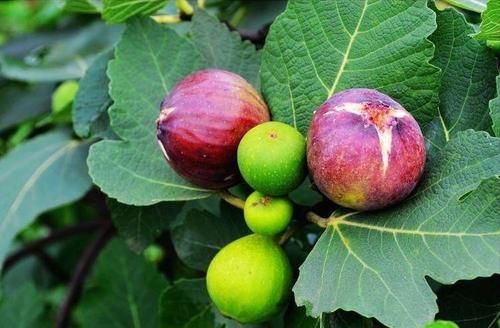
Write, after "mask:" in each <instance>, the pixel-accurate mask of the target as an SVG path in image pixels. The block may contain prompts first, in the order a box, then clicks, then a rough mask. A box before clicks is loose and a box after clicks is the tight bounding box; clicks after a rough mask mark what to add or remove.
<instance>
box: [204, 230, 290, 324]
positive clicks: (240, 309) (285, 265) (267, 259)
mask: <svg viewBox="0 0 500 328" xmlns="http://www.w3.org/2000/svg"><path fill="white" fill-rule="evenodd" d="M291 288H292V268H291V266H290V262H289V261H288V258H287V257H286V254H285V252H284V251H283V250H282V249H281V247H280V246H279V245H278V244H277V243H276V242H275V241H274V240H273V239H271V238H270V237H267V236H263V235H258V234H253V235H249V236H245V237H242V238H240V239H237V240H235V241H233V242H232V243H230V244H228V245H226V246H225V247H224V248H222V249H221V250H220V251H219V253H217V255H216V256H215V257H214V258H213V260H212V262H211V263H210V266H209V267H208V271H207V289H208V294H209V295H210V298H211V299H212V301H213V302H214V303H215V305H216V306H217V308H218V309H219V311H220V312H221V313H222V314H223V315H225V316H228V317H230V318H233V319H235V320H237V321H239V322H241V323H258V322H263V321H266V320H268V319H269V318H271V317H272V316H274V315H276V314H277V313H278V312H279V311H280V310H281V309H282V308H283V306H284V305H285V303H286V301H287V299H288V297H289V295H290V292H291Z"/></svg>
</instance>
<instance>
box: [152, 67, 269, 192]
mask: <svg viewBox="0 0 500 328" xmlns="http://www.w3.org/2000/svg"><path fill="white" fill-rule="evenodd" d="M268 120H269V111H268V109H267V106H266V104H265V103H264V101H262V99H261V98H260V96H259V94H258V93H257V91H256V90H255V89H254V88H253V87H252V86H251V85H250V84H249V83H247V82H246V81H245V80H244V79H243V78H242V77H240V76H239V75H236V74H234V73H231V72H227V71H223V70H219V69H208V70H202V71H198V72H195V73H193V74H191V75H189V76H187V77H186V78H184V79H183V80H182V81H180V82H179V83H177V85H176V86H175V87H174V88H173V89H172V91H171V92H170V94H169V95H168V96H167V97H166V98H165V99H164V100H163V102H162V103H161V111H160V116H159V117H158V120H157V138H158V142H159V144H160V147H161V149H162V150H163V154H164V156H165V158H166V160H167V162H168V163H169V164H170V166H171V167H172V168H173V169H174V170H175V171H176V172H177V173H178V174H179V175H180V176H182V177H184V178H185V179H186V180H188V181H190V182H192V183H193V184H195V185H198V186H201V187H204V188H208V189H221V188H226V187H229V186H232V185H234V184H236V183H237V182H239V180H240V176H239V173H238V166H237V160H236V153H237V149H238V144H239V143H240V140H241V138H242V137H243V136H244V135H245V133H246V132H247V131H248V130H250V129H251V128H252V127H254V126H256V125H258V124H260V123H263V122H265V121H268Z"/></svg>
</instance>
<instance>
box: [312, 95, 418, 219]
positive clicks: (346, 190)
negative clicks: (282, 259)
mask: <svg viewBox="0 0 500 328" xmlns="http://www.w3.org/2000/svg"><path fill="white" fill-rule="evenodd" d="M307 163H308V166H309V170H310V173H311V175H312V178H313V180H314V182H315V184H316V186H317V187H318V189H319V190H320V191H321V192H322V193H323V194H324V195H326V196H327V197H328V198H329V199H330V200H332V201H333V202H335V203H337V204H339V205H341V206H344V207H349V208H353V209H356V210H361V211H365V210H376V209H381V208H385V207H387V206H390V205H392V204H395V203H397V202H399V201H401V200H403V199H404V198H406V197H407V196H408V195H409V194H410V193H411V192H412V190H413V189H414V188H415V186H416V185H417V183H418V181H419V179H420V177H421V176H422V173H423V170H424V165H425V143H424V137H423V135H422V132H421V130H420V127H419V126H418V123H417V122H416V121H415V119H414V118H413V116H412V115H411V114H410V113H409V112H408V111H406V110H405V109H404V108H403V107H402V106H401V105H400V104H399V103H397V102H396V101H394V100H393V99H392V98H390V97H389V96H387V95H385V94H383V93H381V92H378V91H376V90H371V89H350V90H346V91H343V92H340V93H338V94H336V95H334V96H333V97H331V98H330V99H328V100H327V101H326V102H325V103H323V105H321V106H320V107H319V108H318V110H317V111H316V112H315V114H314V117H313V120H312V123H311V126H310V129H309V135H308V140H307Z"/></svg>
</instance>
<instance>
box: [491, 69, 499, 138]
mask: <svg viewBox="0 0 500 328" xmlns="http://www.w3.org/2000/svg"><path fill="white" fill-rule="evenodd" d="M490 116H491V120H492V121H493V126H492V128H493V132H494V133H495V135H496V136H497V137H500V76H497V97H496V98H495V99H491V100H490Z"/></svg>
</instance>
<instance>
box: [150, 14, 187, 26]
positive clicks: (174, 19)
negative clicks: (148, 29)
mask: <svg viewBox="0 0 500 328" xmlns="http://www.w3.org/2000/svg"><path fill="white" fill-rule="evenodd" d="M151 18H152V19H153V20H154V21H155V22H157V23H158V24H175V23H179V22H181V17H180V16H179V15H156V16H151Z"/></svg>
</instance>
